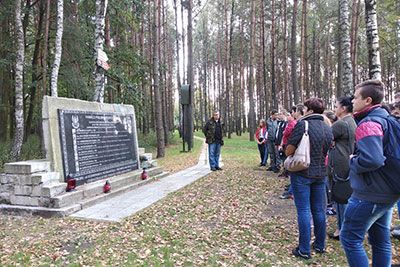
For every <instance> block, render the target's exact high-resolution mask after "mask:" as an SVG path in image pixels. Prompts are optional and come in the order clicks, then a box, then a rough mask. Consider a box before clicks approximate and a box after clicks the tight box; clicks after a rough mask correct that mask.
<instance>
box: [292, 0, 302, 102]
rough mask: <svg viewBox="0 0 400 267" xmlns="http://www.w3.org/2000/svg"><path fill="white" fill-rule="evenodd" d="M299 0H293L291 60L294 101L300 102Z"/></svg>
mask: <svg viewBox="0 0 400 267" xmlns="http://www.w3.org/2000/svg"><path fill="white" fill-rule="evenodd" d="M297 5H298V2H297V0H293V22H292V36H291V38H292V40H291V48H290V50H291V51H290V52H291V60H292V83H293V85H292V86H293V95H294V103H295V104H298V103H299V99H300V98H299V89H298V83H297V50H296V29H297Z"/></svg>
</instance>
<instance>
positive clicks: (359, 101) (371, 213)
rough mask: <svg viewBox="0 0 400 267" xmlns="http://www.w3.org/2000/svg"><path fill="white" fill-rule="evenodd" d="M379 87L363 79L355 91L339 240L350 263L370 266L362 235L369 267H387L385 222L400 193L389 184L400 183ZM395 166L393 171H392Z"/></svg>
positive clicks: (388, 251)
mask: <svg viewBox="0 0 400 267" xmlns="http://www.w3.org/2000/svg"><path fill="white" fill-rule="evenodd" d="M383 87H384V85H383V84H382V82H381V81H378V80H369V81H365V82H363V83H361V84H359V85H357V86H356V88H355V95H354V99H353V101H352V102H353V110H354V112H355V113H354V118H355V120H356V122H357V129H356V134H355V135H356V136H355V139H356V143H355V147H356V148H355V152H354V154H353V155H350V184H351V187H352V189H353V194H352V196H351V197H350V199H349V200H348V204H347V208H346V211H345V213H344V222H343V226H342V229H341V231H340V241H341V243H342V246H343V248H344V251H345V252H346V257H347V261H348V263H349V265H350V266H351V267H352V266H357V267H359V266H362V267H363V266H365V267H367V266H369V262H368V256H367V254H366V253H365V250H364V247H363V241H364V238H365V233H366V232H368V241H369V243H370V244H371V247H372V266H382V267H387V266H391V260H392V248H391V243H390V222H391V220H392V212H393V207H394V204H395V203H396V202H397V201H398V200H399V197H400V194H399V192H398V190H396V186H393V182H396V179H400V177H399V173H398V171H399V170H398V167H396V166H395V164H396V162H395V161H392V160H389V155H387V150H386V149H387V145H388V138H389V137H390V135H391V134H392V133H391V131H389V130H388V127H389V121H388V119H389V118H388V113H387V111H386V110H385V109H383V108H381V105H380V103H381V101H382V100H383V97H384V90H383ZM396 168H397V169H396Z"/></svg>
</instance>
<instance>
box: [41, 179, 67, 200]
mask: <svg viewBox="0 0 400 267" xmlns="http://www.w3.org/2000/svg"><path fill="white" fill-rule="evenodd" d="M66 189H67V183H60V182H48V183H45V184H44V185H43V186H42V196H43V197H49V198H51V197H54V196H57V195H59V194H61V193H63V192H65V190H66Z"/></svg>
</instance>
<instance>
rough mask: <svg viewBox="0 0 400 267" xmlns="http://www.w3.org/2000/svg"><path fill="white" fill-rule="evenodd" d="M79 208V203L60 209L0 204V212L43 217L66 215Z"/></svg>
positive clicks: (80, 207)
mask: <svg viewBox="0 0 400 267" xmlns="http://www.w3.org/2000/svg"><path fill="white" fill-rule="evenodd" d="M81 209H82V206H81V205H80V204H76V205H73V206H70V207H66V208H60V209H53V208H44V207H29V206H16V205H8V204H0V214H4V215H14V216H15V215H18V216H40V217H44V218H51V217H66V216H68V215H70V214H72V213H74V212H77V211H79V210H81Z"/></svg>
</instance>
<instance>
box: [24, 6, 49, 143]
mask: <svg viewBox="0 0 400 267" xmlns="http://www.w3.org/2000/svg"><path fill="white" fill-rule="evenodd" d="M43 15H44V5H43V1H41V2H40V4H39V14H38V16H39V18H38V26H37V33H36V41H35V48H34V50H33V57H32V77H31V78H32V85H31V88H30V102H29V110H28V118H27V119H26V125H25V136H24V141H26V140H28V137H29V135H30V133H31V127H32V119H33V111H34V109H35V106H36V91H37V89H38V88H37V87H38V69H39V65H38V62H39V50H40V41H41V35H42V24H43Z"/></svg>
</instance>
